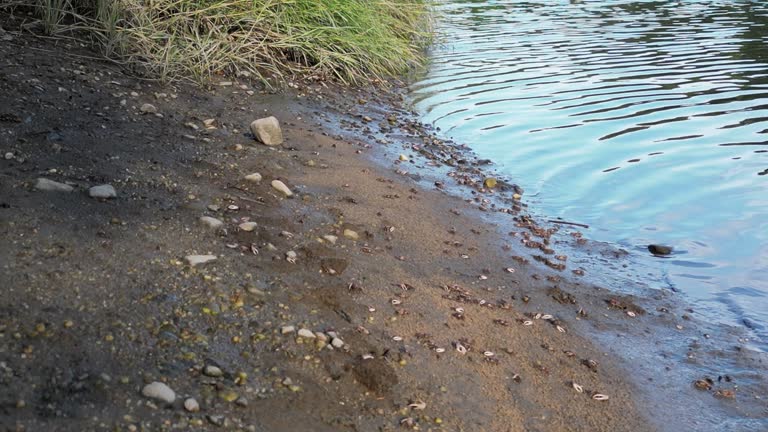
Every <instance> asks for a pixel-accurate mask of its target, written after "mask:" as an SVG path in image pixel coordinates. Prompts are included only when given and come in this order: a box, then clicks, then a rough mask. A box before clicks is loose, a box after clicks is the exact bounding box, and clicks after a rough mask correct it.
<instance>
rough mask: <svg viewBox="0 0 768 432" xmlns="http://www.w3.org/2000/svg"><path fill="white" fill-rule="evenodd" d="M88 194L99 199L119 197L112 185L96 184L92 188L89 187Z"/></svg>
mask: <svg viewBox="0 0 768 432" xmlns="http://www.w3.org/2000/svg"><path fill="white" fill-rule="evenodd" d="M88 195H90V196H91V198H97V199H109V198H117V191H116V190H115V188H114V187H112V185H108V184H106V185H100V186H94V187H92V188H90V189H88Z"/></svg>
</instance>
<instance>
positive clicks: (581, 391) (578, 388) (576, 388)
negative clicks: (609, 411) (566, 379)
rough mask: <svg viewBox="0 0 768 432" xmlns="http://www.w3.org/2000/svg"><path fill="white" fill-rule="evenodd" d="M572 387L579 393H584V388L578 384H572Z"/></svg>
mask: <svg viewBox="0 0 768 432" xmlns="http://www.w3.org/2000/svg"><path fill="white" fill-rule="evenodd" d="M571 385H572V386H573V389H574V390H576V392H577V393H584V387H582V386H580V385H579V384H576V383H575V382H572V383H571Z"/></svg>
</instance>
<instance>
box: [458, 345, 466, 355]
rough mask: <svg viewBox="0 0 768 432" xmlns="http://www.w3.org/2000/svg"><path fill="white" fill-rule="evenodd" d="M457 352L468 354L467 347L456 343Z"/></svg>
mask: <svg viewBox="0 0 768 432" xmlns="http://www.w3.org/2000/svg"><path fill="white" fill-rule="evenodd" d="M456 351H458V352H459V354H466V353H467V347H465V346H464V345H462V344H460V343H458V342H456Z"/></svg>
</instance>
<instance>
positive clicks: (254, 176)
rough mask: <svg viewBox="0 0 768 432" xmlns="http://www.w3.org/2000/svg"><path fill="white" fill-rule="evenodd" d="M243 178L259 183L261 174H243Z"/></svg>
mask: <svg viewBox="0 0 768 432" xmlns="http://www.w3.org/2000/svg"><path fill="white" fill-rule="evenodd" d="M245 179H246V180H248V181H249V182H254V183H261V174H259V173H253V174H248V175H247V176H245Z"/></svg>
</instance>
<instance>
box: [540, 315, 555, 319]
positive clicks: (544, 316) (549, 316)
mask: <svg viewBox="0 0 768 432" xmlns="http://www.w3.org/2000/svg"><path fill="white" fill-rule="evenodd" d="M552 318H554V317H553V316H552V315H550V314H544V315H542V316H541V319H543V320H551V319H552Z"/></svg>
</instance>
